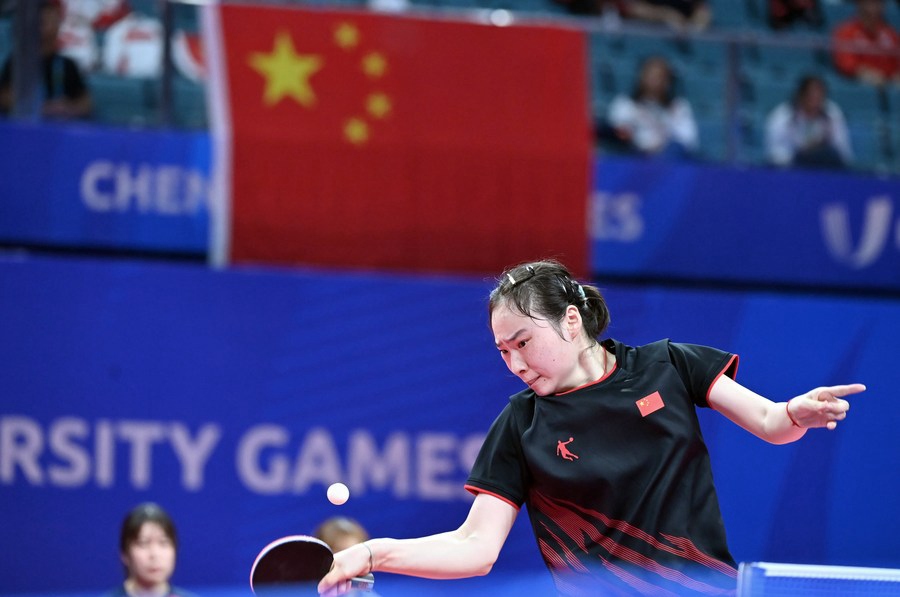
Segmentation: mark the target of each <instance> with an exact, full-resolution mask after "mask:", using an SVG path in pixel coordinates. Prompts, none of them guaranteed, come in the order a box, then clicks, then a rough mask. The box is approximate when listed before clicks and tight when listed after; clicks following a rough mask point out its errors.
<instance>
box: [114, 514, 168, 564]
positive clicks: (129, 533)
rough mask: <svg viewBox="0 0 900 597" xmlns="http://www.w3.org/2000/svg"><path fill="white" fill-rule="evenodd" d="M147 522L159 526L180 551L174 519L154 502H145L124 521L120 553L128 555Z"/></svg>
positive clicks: (120, 537) (120, 539) (120, 536)
mask: <svg viewBox="0 0 900 597" xmlns="http://www.w3.org/2000/svg"><path fill="white" fill-rule="evenodd" d="M145 522H153V523H156V524H158V525H159V526H160V527H161V528H162V530H163V532H164V533H165V534H166V536H167V537H168V538H169V540H170V541H172V545H174V546H175V551H178V533H177V532H176V531H175V523H174V522H172V518H171V517H170V516H169V515H168V513H166V511H165V510H163V509H162V508H161V507H160V506H159V505H157V504H154V503H153V502H145V503H143V504H140V505H138V506H135V507H134V509H132V510H131V512H129V513H128V514H127V515H126V516H125V520H123V521H122V532H121V533H120V534H119V552H120V553H126V552H127V551H128V547H129V546H130V545H131V544H132V543H134V542H135V541H137V538H138V536H139V535H140V534H141V527H142V526H144V523H145Z"/></svg>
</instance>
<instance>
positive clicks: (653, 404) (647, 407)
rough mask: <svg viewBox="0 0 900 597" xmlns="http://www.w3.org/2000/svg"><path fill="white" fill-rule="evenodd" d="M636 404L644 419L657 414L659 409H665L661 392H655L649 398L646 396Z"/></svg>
mask: <svg viewBox="0 0 900 597" xmlns="http://www.w3.org/2000/svg"><path fill="white" fill-rule="evenodd" d="M635 404H636V405H637V407H638V410H639V411H640V412H641V416H642V417H646V416H647V415H649V414H652V413H655V412H656V411H658V410H659V409H661V408H663V407H664V406H665V404H663V399H662V396H661V395H660V393H659V392H653V393H652V394H650V395H649V396H644V397H643V398H641V399H640V400H638V401H637V402H635Z"/></svg>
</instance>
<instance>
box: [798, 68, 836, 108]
mask: <svg viewBox="0 0 900 597" xmlns="http://www.w3.org/2000/svg"><path fill="white" fill-rule="evenodd" d="M815 85H818V86H819V87H821V88H822V91H824V92H825V94H827V93H828V84H827V83H826V82H825V79H823V78H822V77H820V76H818V75H804V76H803V77H800V80H799V81H797V88H796V89H794V97H793V98H791V99H792V100H793V103H794V105H795V106H796V105H799V103H800V100H802V99H803V96H804V95H806V94H807V93H808V92H809V89H810V87H813V86H815Z"/></svg>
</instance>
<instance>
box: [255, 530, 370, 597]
mask: <svg viewBox="0 0 900 597" xmlns="http://www.w3.org/2000/svg"><path fill="white" fill-rule="evenodd" d="M333 563H334V554H333V553H332V552H331V548H330V547H328V545H327V544H326V543H325V542H324V541H321V540H319V539H316V538H315V537H310V536H308V535H289V536H287V537H282V538H281V539H276V540H275V541H272V542H271V543H269V544H268V545H266V546H265V547H263V548H262V550H261V551H260V552H259V555H257V556H256V560H254V562H253V567H252V568H251V569H250V589H251V590H252V591H253V593H254V594H259V592H260V591H261V590H265V589H269V588H271V589H277V588H285V587H286V585H302V584H308V585H312V584H318V582H319V581H320V580H322V577H323V576H325V575H326V574H328V571H329V570H331V566H332V564H333ZM374 583H375V577H374V576H372V575H371V574H367V575H366V576H363V577H358V578H353V579H351V581H350V586H351V587H352V588H354V589H358V590H361V591H370V590H371V588H372V585H373V584H374Z"/></svg>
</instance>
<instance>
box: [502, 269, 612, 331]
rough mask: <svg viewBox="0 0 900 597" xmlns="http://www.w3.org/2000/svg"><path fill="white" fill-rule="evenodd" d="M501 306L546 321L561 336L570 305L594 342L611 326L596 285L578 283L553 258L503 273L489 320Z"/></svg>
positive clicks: (604, 303)
mask: <svg viewBox="0 0 900 597" xmlns="http://www.w3.org/2000/svg"><path fill="white" fill-rule="evenodd" d="M500 304H505V305H507V306H509V307H510V308H512V309H515V310H516V311H518V312H519V313H521V314H522V315H525V316H526V317H531V318H534V319H545V320H547V321H548V322H550V325H552V326H553V328H554V329H555V330H556V332H557V333H558V334H560V336H561V335H562V329H561V327H560V322H561V321H562V319H563V316H564V315H565V313H566V309H567V308H568V307H569V305H574V306H575V307H577V308H578V312H579V313H580V314H581V320H582V324H583V325H584V330H585V332H586V333H587V335H588V336H589V337H591V338H594V339H595V340H596V339H597V338H598V337H599V336H600V334H602V333H603V332H604V331H605V330H606V328H607V327H608V326H609V319H610V318H609V309H608V308H607V306H606V300H605V299H604V298H603V294H602V293H601V292H600V290H599V289H598V288H596V287H595V286H590V285H587V284H584V285H582V284H579V283H578V282H576V281H575V279H574V278H573V277H572V274H571V273H570V272H569V270H568V269H566V267H565V266H564V265H563V264H561V263H560V262H558V261H556V260H553V259H546V260H543V261H533V262H530V263H523V264H521V265H517V266H515V267H513V268H510V269H508V270H506V271H504V272H503V273H502V274H501V275H500V277H499V278H498V279H497V286H496V287H495V288H494V290H492V291H491V294H490V298H489V301H488V319H489V320H490V316H491V314H492V313H493V312H494V309H496V308H497V307H498V306H499V305H500Z"/></svg>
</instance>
